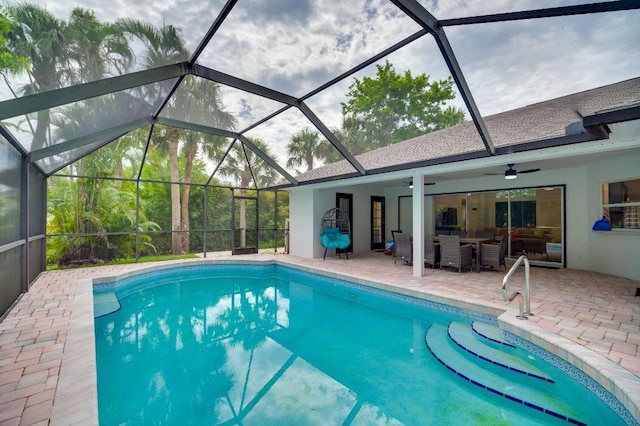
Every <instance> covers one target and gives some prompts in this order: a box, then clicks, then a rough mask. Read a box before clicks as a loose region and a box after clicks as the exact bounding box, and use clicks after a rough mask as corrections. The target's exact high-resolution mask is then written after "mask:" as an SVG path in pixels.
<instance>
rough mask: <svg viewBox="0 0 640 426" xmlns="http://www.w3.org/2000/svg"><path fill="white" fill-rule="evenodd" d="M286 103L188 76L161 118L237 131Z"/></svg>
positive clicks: (163, 111)
mask: <svg viewBox="0 0 640 426" xmlns="http://www.w3.org/2000/svg"><path fill="white" fill-rule="evenodd" d="M284 106H285V104H283V103H280V102H277V101H274V100H271V99H268V98H265V97H262V96H258V95H255V94H253V93H250V92H247V91H243V90H239V89H235V88H233V87H230V86H226V85H224V84H220V83H216V82H213V81H210V80H207V79H205V78H201V77H196V76H192V75H188V76H185V78H184V79H183V81H182V84H181V85H180V86H179V87H178V89H177V90H176V92H175V93H174V94H173V96H172V97H171V100H170V101H169V102H168V104H167V106H166V107H165V108H164V109H163V110H162V112H161V114H160V117H165V118H169V119H173V120H179V121H184V122H187V123H192V124H198V125H202V126H207V127H211V128H216V129H222V130H229V131H236V132H237V131H241V130H243V129H245V128H247V127H249V126H251V125H252V124H254V123H256V122H257V121H259V120H262V119H263V118H266V117H267V116H269V115H271V114H273V113H275V112H276V111H278V110H280V109H281V108H282V107H284Z"/></svg>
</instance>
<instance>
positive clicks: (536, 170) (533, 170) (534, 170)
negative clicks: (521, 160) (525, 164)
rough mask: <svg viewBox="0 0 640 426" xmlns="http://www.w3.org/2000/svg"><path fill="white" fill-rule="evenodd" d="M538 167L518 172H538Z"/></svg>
mask: <svg viewBox="0 0 640 426" xmlns="http://www.w3.org/2000/svg"><path fill="white" fill-rule="evenodd" d="M539 171H540V169H529V170H522V171H519V172H518V173H535V172H539Z"/></svg>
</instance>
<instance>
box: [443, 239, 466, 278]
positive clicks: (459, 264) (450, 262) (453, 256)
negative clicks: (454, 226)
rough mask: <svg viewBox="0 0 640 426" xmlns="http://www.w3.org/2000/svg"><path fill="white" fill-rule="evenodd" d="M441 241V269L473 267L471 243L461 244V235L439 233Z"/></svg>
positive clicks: (460, 269) (459, 270) (460, 270)
mask: <svg viewBox="0 0 640 426" xmlns="http://www.w3.org/2000/svg"><path fill="white" fill-rule="evenodd" d="M439 241H440V269H442V268H443V267H453V268H457V269H458V272H462V269H466V268H469V270H470V271H471V269H472V266H473V265H472V263H473V262H472V248H471V244H464V245H460V236H459V235H439Z"/></svg>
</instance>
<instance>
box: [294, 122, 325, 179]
mask: <svg viewBox="0 0 640 426" xmlns="http://www.w3.org/2000/svg"><path fill="white" fill-rule="evenodd" d="M330 150H331V146H330V145H329V142H327V141H322V142H321V141H320V137H319V135H318V132H313V131H311V130H309V129H304V130H303V131H301V132H298V133H296V134H295V135H293V137H292V138H291V142H289V143H288V144H287V155H288V156H289V159H288V160H287V167H290V168H293V167H298V166H300V165H302V164H306V166H307V171H310V170H313V162H314V160H316V159H317V160H320V161H323V160H325V159H326V158H327V157H328V155H329V152H330Z"/></svg>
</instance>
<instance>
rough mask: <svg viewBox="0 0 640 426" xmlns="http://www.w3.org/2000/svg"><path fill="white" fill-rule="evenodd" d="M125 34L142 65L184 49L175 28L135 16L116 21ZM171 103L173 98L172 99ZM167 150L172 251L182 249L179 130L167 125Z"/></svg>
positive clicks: (172, 59) (171, 59)
mask: <svg viewBox="0 0 640 426" xmlns="http://www.w3.org/2000/svg"><path fill="white" fill-rule="evenodd" d="M116 26H117V27H118V28H120V29H121V30H122V31H123V32H124V33H125V34H129V35H130V36H131V37H134V38H136V39H137V40H138V41H140V42H141V43H142V44H143V45H144V47H145V50H144V52H143V53H142V61H141V64H142V65H144V66H145V67H146V68H156V67H160V66H163V65H168V64H172V63H176V62H180V61H183V60H184V59H185V58H186V57H187V56H188V52H187V49H186V47H185V45H184V41H183V40H182V37H180V34H179V30H178V29H176V28H175V27H174V26H172V25H168V26H164V27H162V28H156V27H154V26H153V25H151V24H148V23H146V22H143V21H139V20H136V19H121V20H119V21H118V22H117V23H116ZM174 102H175V101H174ZM166 136H167V138H168V142H169V143H168V145H169V146H168V150H169V169H170V180H171V182H172V184H171V230H172V231H174V232H173V233H172V235H171V246H172V250H173V253H174V254H181V253H182V251H183V247H182V237H181V235H180V233H178V232H175V231H179V230H181V226H182V224H181V219H180V213H181V211H180V184H179V183H178V182H180V173H179V170H178V145H179V140H180V130H179V129H176V128H169V129H167V131H166Z"/></svg>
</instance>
